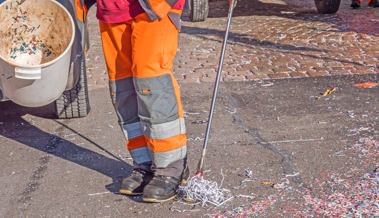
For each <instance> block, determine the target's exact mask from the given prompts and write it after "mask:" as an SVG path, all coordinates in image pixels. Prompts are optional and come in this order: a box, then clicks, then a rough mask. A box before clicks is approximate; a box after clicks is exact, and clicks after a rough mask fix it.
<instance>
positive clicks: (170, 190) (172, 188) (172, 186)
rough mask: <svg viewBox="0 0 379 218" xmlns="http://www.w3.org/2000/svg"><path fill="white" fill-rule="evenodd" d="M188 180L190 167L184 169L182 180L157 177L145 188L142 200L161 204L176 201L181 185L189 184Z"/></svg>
mask: <svg viewBox="0 0 379 218" xmlns="http://www.w3.org/2000/svg"><path fill="white" fill-rule="evenodd" d="M188 179H189V170H188V167H186V168H185V169H184V171H183V173H182V175H181V176H180V178H175V177H171V176H163V175H155V176H154V177H153V179H152V180H151V181H150V183H149V184H147V185H146V186H145V189H144V190H143V195H142V200H143V201H145V202H153V203H160V202H165V201H169V200H171V199H174V198H175V197H176V195H177V194H178V187H179V185H181V184H185V183H187V181H188Z"/></svg>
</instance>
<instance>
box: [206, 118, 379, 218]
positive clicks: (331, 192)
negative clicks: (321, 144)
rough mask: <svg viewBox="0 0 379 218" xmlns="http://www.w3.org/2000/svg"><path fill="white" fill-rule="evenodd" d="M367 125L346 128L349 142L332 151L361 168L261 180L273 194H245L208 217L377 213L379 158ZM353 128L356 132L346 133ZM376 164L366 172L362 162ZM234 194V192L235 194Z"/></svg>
mask: <svg viewBox="0 0 379 218" xmlns="http://www.w3.org/2000/svg"><path fill="white" fill-rule="evenodd" d="M373 126H375V125H367V126H363V127H359V128H356V129H352V130H349V131H348V133H349V134H347V135H348V136H349V137H354V140H353V143H352V144H351V145H350V146H346V147H345V149H344V150H341V151H338V152H336V153H339V154H340V155H339V156H341V154H344V155H343V156H344V157H345V158H346V157H349V160H351V161H359V162H360V163H363V165H362V166H363V167H362V168H352V169H349V170H348V171H347V172H346V171H341V172H322V171H320V174H319V175H315V177H312V179H311V180H307V179H304V182H303V183H302V184H300V185H295V184H290V181H289V180H288V179H282V180H281V181H280V183H276V182H261V184H262V186H267V185H272V184H274V186H273V189H274V190H276V193H275V194H271V195H268V196H258V197H255V196H254V197H251V198H246V199H247V203H241V205H240V206H238V207H236V208H229V209H225V210H224V211H219V212H216V211H212V212H213V213H211V214H206V216H208V217H266V216H273V215H275V214H276V215H278V216H284V217H379V203H378V202H379V199H378V196H379V172H378V171H379V168H378V167H379V162H378V155H377V154H378V148H379V141H378V140H377V133H378V132H377V130H376V128H375V127H373ZM352 132H357V134H359V136H358V137H357V135H356V134H350V133H352ZM369 164H371V166H372V164H374V165H376V168H375V169H374V170H373V171H372V172H367V169H368V168H365V167H364V166H366V165H369ZM240 196H243V195H240ZM237 197H238V196H237Z"/></svg>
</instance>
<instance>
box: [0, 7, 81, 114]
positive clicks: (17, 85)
mask: <svg viewBox="0 0 379 218" xmlns="http://www.w3.org/2000/svg"><path fill="white" fill-rule="evenodd" d="M20 2H22V3H21V4H20ZM20 9H21V11H20ZM24 16H26V17H24ZM17 19H19V20H17ZM20 20H21V21H20ZM27 22H30V23H31V24H33V25H29V23H27ZM24 23H26V25H25V27H21V26H22V25H23V24H24ZM12 24H13V26H12ZM20 25H21V26H20ZM15 27H18V28H15ZM32 27H34V29H33V28H32ZM24 30H25V31H24ZM74 37H75V24H74V21H73V19H72V17H71V15H70V13H69V12H68V11H67V9H66V8H65V7H63V6H62V5H61V4H60V3H58V2H56V1H54V0H25V1H18V0H7V1H5V2H3V3H2V4H0V80H1V87H2V91H3V92H4V93H5V95H6V96H7V97H8V98H9V99H10V100H12V101H13V102H15V103H17V104H19V105H23V106H27V107H39V106H43V105H47V104H49V103H51V102H53V101H54V100H56V99H57V98H59V96H60V95H61V94H62V93H63V92H64V90H65V88H66V85H67V78H68V73H69V68H70V61H71V48H72V44H73V42H74ZM23 41H25V42H26V44H25V46H22V45H24V44H22V45H21V44H20V46H19V43H23ZM29 42H30V43H29ZM15 50H17V52H15V53H13V51H15ZM28 52H29V53H28ZM34 52H35V53H34ZM49 53H50V54H49ZM31 54H32V55H31ZM38 58H39V59H38ZM29 59H30V60H29Z"/></svg>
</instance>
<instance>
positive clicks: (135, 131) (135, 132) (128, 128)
mask: <svg viewBox="0 0 379 218" xmlns="http://www.w3.org/2000/svg"><path fill="white" fill-rule="evenodd" d="M122 130H123V131H124V134H125V138H126V140H130V139H134V138H137V137H138V136H142V135H143V134H142V131H141V123H140V122H137V123H131V124H124V125H123V126H122Z"/></svg>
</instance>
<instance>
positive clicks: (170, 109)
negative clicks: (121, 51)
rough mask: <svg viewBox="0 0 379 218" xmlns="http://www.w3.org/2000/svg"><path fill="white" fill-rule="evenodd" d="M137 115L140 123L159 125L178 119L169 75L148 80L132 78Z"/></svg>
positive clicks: (176, 105)
mask: <svg viewBox="0 0 379 218" xmlns="http://www.w3.org/2000/svg"><path fill="white" fill-rule="evenodd" d="M134 85H135V88H136V92H137V101H138V115H139V117H140V119H141V121H143V122H146V123H151V124H160V123H167V122H170V121H174V120H176V119H178V118H179V115H178V102H177V100H176V95H175V90H174V86H173V84H172V78H171V76H170V75H169V74H165V75H162V76H157V77H149V78H134Z"/></svg>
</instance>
